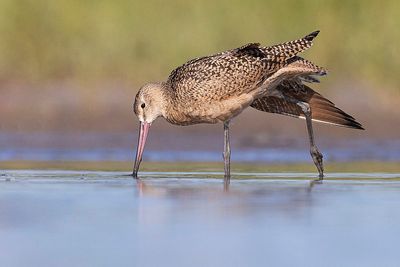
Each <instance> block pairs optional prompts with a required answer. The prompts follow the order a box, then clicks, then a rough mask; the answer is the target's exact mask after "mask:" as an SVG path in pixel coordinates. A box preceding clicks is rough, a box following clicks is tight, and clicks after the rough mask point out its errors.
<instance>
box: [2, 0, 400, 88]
mask: <svg viewBox="0 0 400 267" xmlns="http://www.w3.org/2000/svg"><path fill="white" fill-rule="evenodd" d="M316 29H320V30H321V34H320V36H319V37H318V39H317V41H316V45H315V46H314V47H313V48H312V49H311V51H309V52H307V57H308V58H310V59H311V60H314V61H315V62H316V63H317V64H319V65H321V66H325V67H327V69H328V70H330V71H331V72H333V71H334V72H335V73H339V74H340V76H339V74H338V75H336V76H335V77H340V79H343V80H344V81H352V80H361V81H363V82H371V83H373V84H378V83H381V84H382V83H383V84H384V85H385V86H388V87H391V88H397V87H398V86H399V85H400V81H399V79H398V73H397V72H398V70H399V69H400V51H399V43H400V31H399V29H400V2H399V1H397V0H386V1H368V0H365V1H363V0H354V1H337V0H328V1H319V0H301V1H289V0H274V1H263V0H248V1H242V0H223V1H214V0H204V1H185V0H174V1H156V0H147V1H132V0H114V1H109V0H108V1H106V0H86V1H83V0H68V1H67V0H57V1H51V0H0V59H1V60H0V79H1V80H18V81H23V82H32V81H33V82H46V81H54V80H60V79H73V80H76V81H95V80H99V79H100V80H106V79H120V80H128V81H132V82H133V83H135V84H136V83H138V84H140V83H143V82H145V81H148V80H157V79H164V78H166V76H167V75H168V73H169V71H171V70H172V69H173V68H174V67H176V66H178V65H180V64H182V63H184V62H185V61H186V60H188V59H191V58H194V57H198V56H201V55H206V54H210V53H215V52H217V51H221V50H226V49H230V48H234V47H236V46H240V45H242V44H244V43H247V42H261V43H263V44H265V45H269V44H275V43H279V42H283V41H289V40H291V39H295V38H298V37H302V36H303V35H305V34H307V33H309V32H311V31H314V30H316ZM334 79H338V78H334ZM377 89H381V87H380V88H377ZM0 90H1V89H0ZM87 90H91V89H90V88H88V89H87Z"/></svg>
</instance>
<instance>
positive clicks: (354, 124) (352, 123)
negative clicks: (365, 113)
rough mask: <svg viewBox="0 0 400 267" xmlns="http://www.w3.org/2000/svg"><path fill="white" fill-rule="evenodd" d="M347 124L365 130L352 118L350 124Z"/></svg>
mask: <svg viewBox="0 0 400 267" xmlns="http://www.w3.org/2000/svg"><path fill="white" fill-rule="evenodd" d="M348 126H349V127H351V128H353V129H357V130H365V129H364V127H363V126H362V125H361V123H359V122H357V121H355V120H354V119H353V120H350V124H349V125H348Z"/></svg>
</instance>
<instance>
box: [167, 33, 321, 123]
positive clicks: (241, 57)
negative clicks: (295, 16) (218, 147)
mask: <svg viewBox="0 0 400 267" xmlns="http://www.w3.org/2000/svg"><path fill="white" fill-rule="evenodd" d="M317 34H318V32H314V33H311V34H309V35H307V36H305V37H303V38H301V39H298V40H295V41H291V42H286V43H282V44H279V45H274V46H270V47H260V44H258V43H250V44H247V45H244V46H242V47H239V48H236V49H233V50H228V51H224V52H221V53H218V54H215V55H211V56H206V57H200V58H196V59H193V60H190V61H188V62H187V63H185V64H183V65H182V66H180V67H178V68H176V69H175V70H174V71H172V73H171V74H170V76H169V78H168V81H167V82H166V87H167V88H168V90H169V91H170V96H171V97H172V99H173V100H174V101H175V103H177V104H176V105H178V106H179V105H180V106H179V107H176V108H175V109H176V110H175V111H174V112H175V113H176V114H177V113H179V112H181V113H182V116H183V115H187V116H186V118H184V119H182V120H186V121H188V120H191V119H192V120H193V121H194V123H198V122H216V119H217V118H218V120H225V119H227V118H229V116H235V115H237V114H238V112H240V111H241V110H242V109H243V108H245V107H247V106H249V105H250V104H251V102H252V101H253V100H254V95H251V94H252V93H253V91H255V90H256V89H257V88H258V87H259V86H260V85H261V84H262V83H263V82H264V81H265V80H266V79H268V78H269V77H271V76H272V75H273V74H274V73H276V72H277V71H278V70H281V69H282V68H284V67H285V66H288V65H290V64H293V63H294V61H297V65H299V64H303V63H302V62H305V61H302V60H303V59H302V58H300V57H297V56H296V55H297V54H298V53H300V52H302V51H304V50H306V49H308V48H309V47H311V45H312V40H313V39H314V38H315V37H316V36H317ZM307 64H308V62H307ZM307 67H310V64H308V65H307ZM315 68H317V67H316V66H315ZM247 96H248V97H247ZM227 105H232V107H229V106H228V107H225V106H227ZM210 107H213V108H212V109H213V110H211V111H210V110H209V109H210ZM178 109H179V110H180V111H178ZM212 112H214V113H215V114H212ZM183 113H185V114H183ZM222 113H227V114H222ZM229 113H231V114H229ZM191 116H192V117H193V118H190V117H191ZM183 117H184V116H183ZM200 117H203V118H202V119H199V118H200ZM171 122H174V121H173V120H172V119H171Z"/></svg>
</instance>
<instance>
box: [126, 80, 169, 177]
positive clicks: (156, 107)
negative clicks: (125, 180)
mask: <svg viewBox="0 0 400 267" xmlns="http://www.w3.org/2000/svg"><path fill="white" fill-rule="evenodd" d="M164 107H165V101H164V93H163V85H162V83H149V84H146V85H144V86H143V87H142V88H140V90H139V92H138V93H137V95H136V97H135V103H134V104H133V111H134V112H135V114H136V116H137V117H138V118H139V121H140V130H139V140H138V146H137V151H136V159H135V165H134V167H133V173H132V175H133V176H134V177H137V172H138V170H139V165H140V162H141V161H142V154H143V151H144V145H145V144H146V139H147V134H148V132H149V128H150V126H151V124H152V122H153V121H154V120H155V119H157V118H158V117H160V116H162V115H163V112H164Z"/></svg>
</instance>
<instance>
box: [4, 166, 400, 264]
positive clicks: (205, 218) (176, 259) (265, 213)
mask: <svg viewBox="0 0 400 267" xmlns="http://www.w3.org/2000/svg"><path fill="white" fill-rule="evenodd" d="M124 174H125V173H115V172H77V171H3V172H2V173H1V176H0V236H1V238H0V255H1V257H0V266H278V265H279V266H398V265H399V262H400V255H399V253H398V237H399V236H400V227H399V224H400V210H399V208H398V207H399V203H400V181H399V179H400V174H396V173H394V174H385V173H368V174H361V173H347V174H343V173H333V174H332V173H331V174H329V175H328V180H327V181H324V182H323V183H322V184H312V183H310V182H309V180H310V179H312V178H313V177H314V175H315V174H307V173H292V174H284V173H277V174H261V173H259V174H251V175H250V174H234V177H236V178H248V179H234V180H232V182H231V186H230V188H229V190H228V191H227V192H226V191H224V190H223V186H222V181H221V179H216V178H219V177H221V173H199V172H195V173H144V174H142V179H141V181H140V182H136V181H134V180H133V179H131V178H129V177H127V176H123V175H124ZM204 177H212V178H204Z"/></svg>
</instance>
